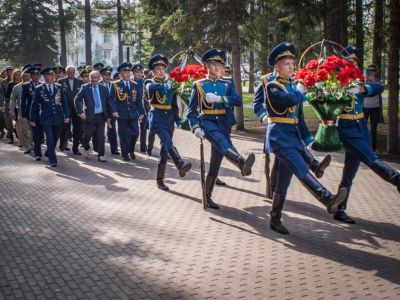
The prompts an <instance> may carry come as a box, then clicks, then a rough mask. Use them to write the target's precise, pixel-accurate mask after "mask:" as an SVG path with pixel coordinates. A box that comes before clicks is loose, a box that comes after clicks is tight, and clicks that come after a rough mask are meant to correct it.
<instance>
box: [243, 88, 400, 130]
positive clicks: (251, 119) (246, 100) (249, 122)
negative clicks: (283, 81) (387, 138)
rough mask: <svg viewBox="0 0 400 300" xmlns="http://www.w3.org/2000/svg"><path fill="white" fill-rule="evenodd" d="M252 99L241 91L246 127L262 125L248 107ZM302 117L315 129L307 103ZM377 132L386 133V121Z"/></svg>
mask: <svg viewBox="0 0 400 300" xmlns="http://www.w3.org/2000/svg"><path fill="white" fill-rule="evenodd" d="M253 99H254V94H252V93H243V105H244V107H245V108H244V111H243V112H244V119H245V122H246V126H247V127H260V126H262V124H261V123H260V121H259V120H258V118H257V117H256V115H255V114H254V112H253V109H252V108H250V107H248V106H249V105H251V103H252V102H253ZM246 106H247V107H246ZM387 108H388V106H387V104H383V116H384V118H385V121H387ZM399 118H400V111H399ZM304 119H305V120H306V123H307V125H308V127H309V128H310V130H311V131H316V130H317V128H318V124H319V121H318V118H317V116H316V114H315V112H314V110H313V108H312V107H311V106H310V105H308V104H306V105H304ZM399 128H400V126H399ZM399 130H400V129H399ZM378 134H381V135H386V134H387V122H386V123H384V124H379V125H378Z"/></svg>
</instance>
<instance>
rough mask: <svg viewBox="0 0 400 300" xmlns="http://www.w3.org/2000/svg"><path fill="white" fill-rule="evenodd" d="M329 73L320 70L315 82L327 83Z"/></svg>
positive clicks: (316, 74)
mask: <svg viewBox="0 0 400 300" xmlns="http://www.w3.org/2000/svg"><path fill="white" fill-rule="evenodd" d="M328 75H329V73H328V71H327V70H325V69H319V70H318V71H317V73H315V81H316V82H321V81H326V80H328Z"/></svg>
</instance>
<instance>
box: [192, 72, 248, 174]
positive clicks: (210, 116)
mask: <svg viewBox="0 0 400 300" xmlns="http://www.w3.org/2000/svg"><path fill="white" fill-rule="evenodd" d="M207 93H213V94H215V95H218V96H221V97H222V99H223V102H220V103H208V102H207V101H206V94H207ZM241 105H242V98H241V97H240V96H239V95H237V94H236V91H235V88H234V85H233V82H232V81H231V80H225V79H222V78H218V79H216V80H211V79H209V78H206V79H202V80H198V81H196V82H195V83H194V84H193V88H192V93H191V96H190V100H189V107H188V113H187V119H188V120H189V124H190V127H191V129H192V131H194V130H195V129H196V128H198V127H201V128H202V129H203V131H204V134H205V138H206V139H207V140H208V141H209V142H210V143H211V159H210V168H209V171H208V176H211V177H217V176H218V172H219V168H220V165H221V162H222V159H223V157H224V156H225V155H226V154H227V153H228V151H231V150H232V149H234V146H233V144H232V141H231V137H230V133H231V128H232V126H233V125H234V124H235V123H236V120H235V117H234V114H233V108H234V106H241ZM198 108H199V109H200V112H199V113H198V112H197V110H198Z"/></svg>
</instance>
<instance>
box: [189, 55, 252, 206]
mask: <svg viewBox="0 0 400 300" xmlns="http://www.w3.org/2000/svg"><path fill="white" fill-rule="evenodd" d="M201 59H202V61H203V62H204V63H205V65H206V67H207V69H208V76H207V78H205V79H201V80H198V81H196V82H195V83H194V84H193V88H192V94H191V96H190V100H189V107H188V114H187V118H188V120H189V124H190V128H191V130H192V132H193V133H194V134H195V136H196V137H198V138H201V139H204V138H206V139H207V140H208V141H209V142H210V143H211V160H210V169H209V171H208V174H207V177H206V182H205V190H206V196H207V206H208V207H210V208H214V209H218V208H219V206H218V205H217V204H216V203H215V202H214V201H213V200H212V198H211V196H212V192H213V189H214V185H215V181H216V179H217V176H218V171H219V168H220V166H221V162H222V159H223V158H224V157H226V158H227V159H228V160H229V161H230V162H232V163H233V164H234V165H235V166H236V167H238V168H239V170H240V172H241V174H242V175H243V176H248V175H250V174H251V168H252V166H253V164H254V161H255V155H254V153H250V155H249V156H248V157H247V159H245V158H244V157H243V156H242V155H240V154H239V153H238V151H237V150H236V148H235V147H234V146H233V144H232V141H231V137H230V132H231V127H232V126H233V125H234V124H235V123H236V120H235V117H234V115H233V113H229V111H230V110H232V107H233V106H241V105H242V99H241V97H240V96H239V95H237V94H236V92H235V88H234V85H233V84H232V81H231V80H224V79H222V78H221V77H220V74H221V72H220V69H221V66H223V65H224V64H225V61H226V54H225V51H224V50H222V49H217V48H213V49H210V50H208V51H207V52H205V53H204V54H203V56H202V58H201ZM198 108H199V110H200V113H199V114H198V113H197V110H198Z"/></svg>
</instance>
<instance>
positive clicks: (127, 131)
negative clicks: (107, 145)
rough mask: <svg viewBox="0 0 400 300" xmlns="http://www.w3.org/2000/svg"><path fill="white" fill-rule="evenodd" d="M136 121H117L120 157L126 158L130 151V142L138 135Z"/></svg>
mask: <svg viewBox="0 0 400 300" xmlns="http://www.w3.org/2000/svg"><path fill="white" fill-rule="evenodd" d="M138 130H139V126H138V120H137V119H134V120H126V119H118V136H119V144H120V147H121V155H122V157H124V158H128V153H129V151H130V145H131V140H132V139H133V138H134V136H135V135H136V134H138Z"/></svg>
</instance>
